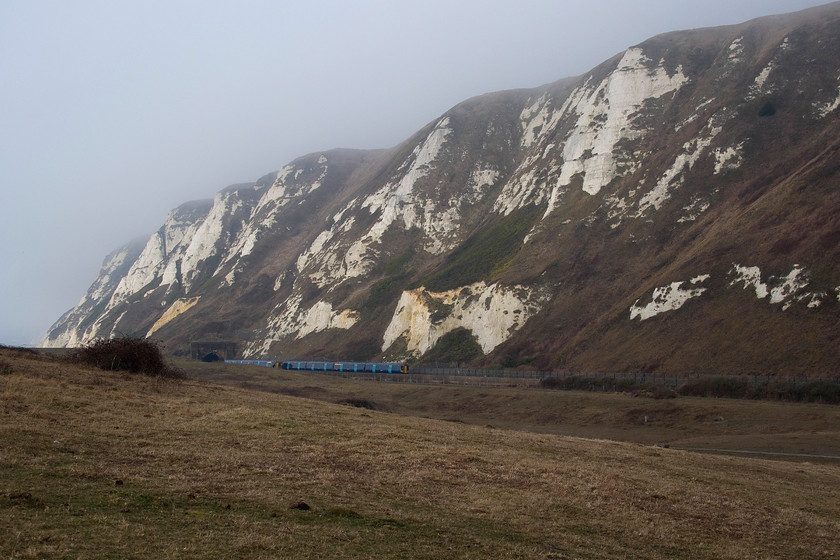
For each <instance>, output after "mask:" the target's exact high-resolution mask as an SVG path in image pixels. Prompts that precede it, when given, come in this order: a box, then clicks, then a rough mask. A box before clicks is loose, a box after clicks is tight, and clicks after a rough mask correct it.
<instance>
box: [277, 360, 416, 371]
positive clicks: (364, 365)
mask: <svg viewBox="0 0 840 560" xmlns="http://www.w3.org/2000/svg"><path fill="white" fill-rule="evenodd" d="M274 367H277V366H276V365H275V366H274ZM280 367H281V368H283V369H294V370H309V371H353V372H369V373H408V364H404V363H383V362H307V361H286V362H283V363H282V364H280Z"/></svg>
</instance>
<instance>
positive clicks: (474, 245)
mask: <svg viewBox="0 0 840 560" xmlns="http://www.w3.org/2000/svg"><path fill="white" fill-rule="evenodd" d="M541 211H543V210H542V208H541V207H536V206H529V207H525V208H520V209H518V210H515V211H513V212H511V213H510V215H508V216H505V217H503V218H501V219H499V220H498V221H497V222H496V223H494V224H492V225H490V226H488V227H485V228H482V229H481V231H479V232H478V233H477V234H475V235H474V236H472V237H470V238H469V239H468V240H467V241H465V242H464V243H463V244H462V245H461V246H460V247H459V248H458V249H457V250H456V251H455V252H453V253H452V255H450V256H449V258H447V259H446V261H445V263H444V265H443V268H442V269H441V270H440V271H439V272H436V273H435V274H432V275H431V276H428V277H426V278H424V279H422V280H421V281H420V282H418V283H417V285H416V286H414V287H419V286H425V287H426V289H428V290H430V291H432V292H442V291H446V290H452V289H454V288H457V287H459V286H465V285H467V284H472V283H474V282H478V281H480V280H486V279H490V278H491V277H493V276H495V275H497V274H500V273H502V272H504V270H505V269H506V268H507V267H508V266H510V264H511V263H512V262H513V259H514V257H515V255H516V252H517V251H518V250H519V249H520V248H521V247H522V240H523V239H524V238H525V235H526V234H527V233H528V231H529V230H530V229H531V226H532V225H533V223H534V220H536V219H537V218H538V217H539V215H540V213H541Z"/></svg>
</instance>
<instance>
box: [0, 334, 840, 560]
mask: <svg viewBox="0 0 840 560" xmlns="http://www.w3.org/2000/svg"><path fill="white" fill-rule="evenodd" d="M202 367H203V366H202ZM232 367H233V366H213V367H212V368H207V369H201V370H198V371H199V373H200V372H204V373H203V374H202V375H198V374H196V371H191V372H190V373H191V378H190V379H187V380H182V381H171V380H170V381H165V380H160V379H155V378H148V377H143V376H130V375H127V374H122V373H114V372H104V371H98V370H93V369H88V368H83V367H78V366H70V365H67V364H64V363H62V362H58V361H53V360H50V359H47V358H44V357H38V356H33V355H29V354H25V353H21V352H17V351H14V350H0V557H3V558H138V559H139V558H143V559H146V558H155V559H159V558H557V559H560V558H654V559H655V558H700V559H703V558H715V559H719V558H794V557H795V558H832V557H835V555H837V554H840V553H838V551H840V462H837V461H824V462H805V461H801V460H800V461H783V460H766V459H761V458H747V457H740V456H721V455H710V454H699V453H691V452H687V451H679V450H675V449H673V448H671V449H665V448H660V447H655V446H653V445H650V444H649V443H628V442H627V441H608V440H596V439H583V438H576V437H569V436H566V435H559V433H549V432H552V431H554V432H559V431H560V430H559V429H552V428H551V426H562V425H563V416H564V414H566V415H567V420H568V424H569V425H570V426H572V428H573V427H574V426H573V425H577V424H579V425H580V426H582V427H586V426H589V427H590V429H593V430H595V429H596V428H597V427H598V426H599V425H600V426H604V427H609V426H612V427H610V428H609V429H614V430H616V433H619V432H621V429H620V428H621V426H620V425H619V424H615V425H613V424H614V423H613V422H612V421H611V420H609V418H610V415H612V414H615V415H617V416H616V418H617V417H619V416H620V417H622V418H625V419H626V420H627V421H628V422H630V423H632V422H631V420H633V419H635V418H636V416H635V415H637V414H642V415H644V410H645V409H646V407H654V406H664V405H669V404H670V406H677V404H678V403H679V406H681V407H682V406H688V407H692V406H703V407H709V410H711V411H712V413H716V412H718V409H717V408H715V407H719V406H723V407H724V409H723V410H724V414H723V417H724V420H723V421H717V422H714V421H709V422H708V423H707V422H705V421H704V420H703V418H702V417H697V418H695V419H694V421H695V423H696V424H697V426H699V427H697V426H695V429H696V430H697V432H696V434H695V436H696V437H706V435H704V434H705V432H704V430H701V428H702V426H704V425H706V424H708V425H709V426H711V428H710V429H712V430H724V432H726V430H729V431H730V432H732V433H735V432H737V431H738V430H747V429H748V427H747V426H746V424H745V423H747V422H748V418H752V417H755V415H756V414H758V413H754V412H750V411H747V412H744V413H743V417H738V416H737V415H736V414H735V412H734V410H735V409H736V408H737V407H735V406H734V405H732V406H733V408H731V409H729V408H727V407H729V406H730V403H728V402H726V403H714V402H711V403H710V402H703V401H702V400H693V399H679V400H677V401H670V403H664V405H663V402H661V401H648V400H645V399H631V398H629V397H627V399H629V401H630V402H627V403H625V402H624V401H619V400H616V401H615V402H614V403H613V401H607V405H604V404H603V403H602V404H601V405H599V404H598V402H596V400H587V399H588V397H585V395H582V394H571V393H569V394H561V393H551V394H553V395H556V397H555V398H560V397H561V396H562V398H563V399H567V398H568V400H559V401H552V402H554V403H555V408H554V409H552V410H546V411H545V414H546V415H549V416H552V415H553V417H554V420H551V418H548V417H546V418H543V419H539V418H537V417H535V415H534V414H533V413H526V412H525V411H527V410H530V411H533V410H536V408H539V407H540V406H542V404H540V399H542V398H547V397H544V396H543V395H546V394H549V393H548V392H544V393H543V392H536V391H534V390H532V389H528V390H520V391H519V395H518V396H519V400H521V401H528V400H535V403H534V404H528V405H527V406H526V405H522V406H519V407H517V406H514V405H513V404H512V403H513V401H512V399H513V397H515V396H516V395H515V394H514V395H513V396H511V395H508V394H507V393H505V392H504V391H507V390H499V391H502V392H501V393H495V392H494V390H487V389H485V390H482V389H481V388H474V389H475V390H476V391H479V392H481V391H483V392H484V393H485V394H486V396H484V397H479V396H478V393H476V394H472V393H466V392H465V391H467V388H449V387H431V388H427V389H428V391H429V392H428V393H426V396H416V397H412V393H416V392H418V391H421V388H418V387H409V386H403V385H398V384H384V383H383V384H378V385H377V387H375V388H371V387H367V388H366V386H367V385H369V384H359V385H358V386H350V389H351V391H348V389H347V387H345V388H344V389H342V388H341V387H338V386H337V385H332V384H338V383H352V382H349V381H345V380H331V378H323V377H322V378H318V379H307V378H298V377H292V376H288V377H285V376H287V375H288V373H287V372H282V371H278V370H273V371H271V372H267V371H262V372H257V371H256V370H253V369H248V370H230V369H228V368H232ZM214 368H216V369H214ZM239 371H241V372H242V373H241V374H239V373H238V372H239ZM252 373H253V375H254V376H255V379H254V380H251V381H249V383H252V384H254V385H258V384H260V383H261V381H260V380H259V378H258V376H257V373H259V375H263V374H265V375H268V374H269V373H270V374H271V375H273V376H276V377H275V378H274V383H275V386H274V387H273V389H272V390H273V391H274V392H270V391H266V390H255V389H253V388H243V387H238V386H234V385H231V384H220V383H214V382H211V381H208V380H206V379H204V378H202V377H213V376H215V377H225V376H234V377H235V376H237V375H241V376H242V377H243V378H244V377H248V376H250V375H252ZM278 380H279V381H278ZM307 381H308V385H303V383H307ZM228 382H229V383H231V382H232V381H231V380H230V379H229V380H228ZM451 389H455V391H454V392H447V391H449V390H451ZM470 389H473V388H470ZM354 391H355V392H358V394H352V393H353V392H354ZM379 391H385V392H379ZM432 391H438V392H432ZM510 391H515V389H510ZM294 392H297V393H300V394H304V393H308V395H304V396H312V395H317V394H320V395H322V396H324V395H329V398H323V399H322V400H316V399H312V398H301V397H300V396H292V395H290V394H283V393H294ZM389 395H390V396H389ZM333 397H341V398H343V399H345V400H346V399H347V398H366V399H370V402H371V403H373V404H374V405H375V408H381V410H369V409H366V408H358V407H353V406H347V405H346V404H337V403H335V402H325V401H328V400H330V399H331V398H333ZM595 397H613V396H610V395H600V396H599V395H593V396H592V398H593V399H594V398H595ZM412 398H415V399H416V400H415V401H413V404H412V405H411V406H412V407H414V409H415V410H414V412H412V413H411V414H405V413H401V411H400V408H399V403H400V402H401V401H403V402H410V401H411V399H412ZM575 399H580V400H581V402H582V403H583V404H581V405H580V406H579V407H578V408H577V409H570V410H569V411H568V412H567V411H565V410H564V409H563V408H562V407H561V406H560V405H558V404H557V403H567V404H568V406H569V407H572V406H573V405H572V403H573V402H575ZM338 400H341V399H338ZM436 400H437V402H441V403H443V404H442V405H441V407H440V410H439V411H438V412H440V414H438V413H437V412H435V411H433V410H427V411H426V412H425V413H423V412H422V411H420V410H419V407H420V406H421V405H423V406H427V407H428V408H429V409H432V408H434V406H433V404H434V402H435V401H436ZM504 402H508V405H509V407H510V408H511V411H512V413H511V416H510V417H507V416H506V415H505V414H503V412H504V411H503V410H496V409H495V408H494V407H496V406H500V403H504ZM482 403H487V406H488V407H489V408H488V410H489V411H490V412H487V413H485V412H483V411H482V409H483V404H482ZM611 403H613V404H611ZM735 404H737V403H735ZM747 404H761V405H763V404H764V403H747ZM772 404H773V403H767V406H768V407H771V405H772ZM622 406H633V407H635V408H637V409H639V411H640V412H634V413H633V414H629V415H628V411H627V410H630V409H627V410H625V409H622V408H620V407H622ZM535 407H536V408H535ZM614 407H619V408H618V409H617V411H616V412H611V411H610V410H611V409H612V408H614ZM771 408H772V407H771ZM458 409H463V417H459V416H458V415H454V414H452V411H457V410H458ZM692 410H693V409H692ZM772 410H773V411H775V412H766V413H761V414H766V419H767V422H768V423H771V424H772V422H773V419H774V414H775V416H779V415H793V416H797V415H800V418H801V419H800V424H798V425H799V426H800V428H802V429H803V430H807V431H808V432H809V433H810V432H811V431H814V430H816V431H820V430H822V429H823V428H821V427H820V426H823V424H824V423H828V424H829V427H830V423H831V422H832V421H834V420H836V418H837V417H836V412H835V409H833V408H830V407H816V406H807V405H776V407H775V408H772ZM483 414H488V417H487V418H485V417H484V416H483ZM681 414H682V413H681ZM681 414H675V418H674V419H673V421H672V422H671V428H670V429H671V430H673V431H674V433H676V431H679V430H681V429H682V428H681V426H682V425H683V424H686V425H687V423H688V420H687V417H686V418H683V415H681ZM685 414H689V413H685ZM424 415H426V416H430V417H429V418H423V417H422V416H424ZM442 415H445V416H452V417H451V418H449V420H459V421H457V422H455V421H447V420H446V419H440V417H441V416H442ZM517 415H518V416H517ZM587 415H590V416H593V418H592V419H591V421H590V423H589V424H586V423H584V422H583V421H582V420H581V419H585V418H586V417H587ZM598 415H601V416H600V420H598ZM809 415H810V416H813V418H812V419H811V425H812V426H814V430H812V429H811V428H810V427H807V428H806V422H805V419H806V417H808V416H809ZM491 416H492V418H491ZM757 417H758V418H759V419H761V418H764V417H763V416H761V415H758V416H757ZM517 418H519V419H517ZM738 418H740V419H738ZM736 419H737V422H742V424H741V427H740V428H739V427H738V426H734V427H733V426H729V427H727V428H726V429H724V428H721V427H720V426H719V424H727V423H728V424H732V423H734V422H736ZM633 421H635V420H633ZM761 421H763V420H759V424H760V422H761ZM467 422H469V423H467ZM656 422H659V423H661V424H662V426H660V429H662V430H665V429H666V428H667V426H665V424H666V423H667V422H668V420H667V419H666V418H665V417H664V416H662V417H657V419H655V420H654V419H651V418H650V415H649V422H648V424H644V425H641V427H640V428H639V430H643V429H645V427H646V426H647V427H651V428H655V423H656ZM759 424H756V426H757V427H756V429H757V430H758V431H759V432H761V430H764V434H765V435H766V434H773V433H774V432H773V430H774V428H773V427H772V425H771V426H769V427H768V426H763V425H759ZM529 425H533V427H534V428H535V429H534V430H532V431H526V428H528V426H529ZM593 426H594V427H593ZM834 426H836V424H834ZM540 427H542V429H540ZM570 429H571V428H570ZM604 429H607V428H604ZM832 429H836V428H832ZM733 430H734V431H733ZM538 431H539V432H544V433H536V432H538ZM628 431H630V432H632V431H633V430H632V429H630V428H628ZM826 431H829V429H828V428H826ZM777 432H778V430H777ZM667 433H669V432H667V431H664V432H662V433H661V434H657V437H659V436H660V435H662V434H667ZM727 433H729V432H727ZM723 435H727V434H726V433H724V434H723ZM730 435H731V434H730ZM711 436H714V433H711V432H710V435H709V437H711ZM789 437H792V436H789ZM304 504H305V505H304Z"/></svg>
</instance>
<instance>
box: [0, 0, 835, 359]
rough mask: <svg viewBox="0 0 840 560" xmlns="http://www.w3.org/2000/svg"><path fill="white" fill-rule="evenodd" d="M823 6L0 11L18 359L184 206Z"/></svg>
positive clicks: (619, 2) (11, 301)
mask: <svg viewBox="0 0 840 560" xmlns="http://www.w3.org/2000/svg"><path fill="white" fill-rule="evenodd" d="M822 3H824V2H823V1H822V0H754V1H751V0H704V1H703V2H699V1H697V0H692V1H688V0H635V1H634V2H628V1H626V0H588V1H587V2H579V1H571V0H568V1H566V0H554V1H549V0H483V1H479V0H463V1H459V0H423V1H416V0H410V1H398V0H388V1H365V0H358V1H352V2H351V1H326V0H283V1H279V0H277V1H269V0H264V1H259V0H236V1H233V0H231V1H224V2H223V1H218V0H201V1H198V0H189V1H179V0H166V1H158V0H142V1H140V0H137V1H125V2H114V1H113V0H101V1H94V0H74V1H72V2H68V1H65V0H55V1H40V0H0V196H1V197H2V198H0V212H2V214H0V235H1V236H2V243H1V244H0V343H3V344H17V345H28V344H34V343H35V342H36V341H37V340H38V339H39V338H40V337H41V336H42V335H43V334H44V333H45V332H46V330H47V329H48V328H49V327H50V325H51V324H52V323H53V322H54V321H55V320H56V319H58V317H59V316H60V315H61V314H62V313H64V312H65V311H67V310H68V309H70V308H71V307H73V306H74V305H75V304H76V303H77V302H78V300H79V299H80V298H81V297H82V296H83V295H84V293H85V292H86V291H87V288H88V287H89V285H90V283H91V282H92V281H93V279H94V278H95V276H96V274H97V272H98V270H99V266H100V264H101V262H102V260H103V258H104V257H105V256H106V254H108V253H110V252H111V251H112V250H114V249H116V248H117V247H119V246H121V245H123V244H124V243H126V242H127V241H129V240H131V239H133V238H135V237H137V236H141V235H142V236H148V235H150V234H151V233H152V232H153V231H155V230H156V229H157V228H159V227H160V226H161V225H162V224H163V222H164V220H165V218H166V215H167V212H168V211H169V210H170V209H172V208H174V207H176V206H178V205H180V204H181V203H183V202H186V201H189V200H194V199H200V198H211V197H212V196H213V195H214V194H215V193H216V192H217V191H219V190H221V189H222V188H224V187H226V186H227V185H229V184H232V183H237V182H245V181H253V180H256V179H257V178H259V177H260V176H262V175H264V174H266V173H268V172H271V171H274V170H277V169H279V168H280V167H282V166H283V165H285V164H286V163H289V162H290V161H291V160H293V159H295V158H296V157H298V156H301V155H304V154H307V153H310V152H313V151H319V150H326V149H331V148H336V147H346V148H386V147H391V146H394V145H396V144H397V143H399V142H400V141H402V140H405V139H406V138H408V137H409V136H410V135H411V134H413V133H414V132H416V131H417V130H418V129H420V128H421V127H422V126H423V125H425V124H426V123H428V122H430V121H432V120H433V119H435V118H436V117H437V116H439V115H440V114H442V113H444V112H445V111H447V110H448V109H449V108H451V107H452V106H454V105H455V104H457V103H459V102H460V101H463V100H465V99H467V98H469V97H472V96H474V95H479V94H482V93H487V92H490V91H497V90H502V89H512V88H520V87H535V86H538V85H541V84H544V83H548V82H552V81H555V80H557V79H560V78H563V77H566V76H573V75H578V74H582V73H584V72H585V71H587V70H589V69H590V68H592V67H593V66H595V65H597V64H598V63H600V62H602V61H604V60H605V59H607V58H609V57H610V56H612V55H614V54H616V53H618V52H620V51H622V50H624V49H625V48H627V47H629V46H631V45H634V44H636V43H640V42H642V41H643V40H645V39H647V38H648V37H651V36H653V35H656V34H658V33H662V32H666V31H674V30H678V29H687V28H695V27H706V26H712V25H725V24H732V23H739V22H742V21H746V20H748V19H751V18H754V17H758V16H762V15H769V14H774V13H784V12H791V11H796V10H799V9H803V8H806V7H810V6H816V5H819V4H822Z"/></svg>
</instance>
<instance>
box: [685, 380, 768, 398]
mask: <svg viewBox="0 0 840 560" xmlns="http://www.w3.org/2000/svg"><path fill="white" fill-rule="evenodd" d="M757 390H758V388H757V387H755V386H753V385H751V384H750V382H749V381H748V380H747V379H744V378H737V377H704V378H702V379H697V380H695V381H690V382H688V383H686V384H684V385H683V386H681V387H680V388H679V389H678V391H677V392H678V393H679V394H680V395H684V396H688V397H722V398H730V399H752V398H759V397H760V396H761V395H759V394H757Z"/></svg>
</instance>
